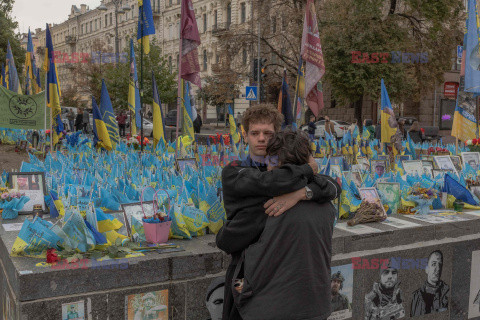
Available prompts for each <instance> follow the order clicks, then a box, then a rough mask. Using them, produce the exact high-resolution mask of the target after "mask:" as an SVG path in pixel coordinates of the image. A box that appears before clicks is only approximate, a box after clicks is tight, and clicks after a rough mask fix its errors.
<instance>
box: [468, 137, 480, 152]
mask: <svg viewBox="0 0 480 320" xmlns="http://www.w3.org/2000/svg"><path fill="white" fill-rule="evenodd" d="M465 145H466V146H467V147H468V149H469V150H470V152H480V139H471V140H467V141H465Z"/></svg>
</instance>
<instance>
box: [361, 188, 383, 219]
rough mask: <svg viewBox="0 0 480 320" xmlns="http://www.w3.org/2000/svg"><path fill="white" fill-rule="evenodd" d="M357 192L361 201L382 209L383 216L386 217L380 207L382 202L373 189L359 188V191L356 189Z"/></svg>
mask: <svg viewBox="0 0 480 320" xmlns="http://www.w3.org/2000/svg"><path fill="white" fill-rule="evenodd" d="M358 192H359V193H360V198H361V199H362V200H363V201H366V202H370V203H376V204H378V205H379V206H380V207H381V208H382V211H383V214H384V215H387V213H386V212H385V208H384V207H383V205H382V201H381V200H380V196H379V194H378V192H377V189H375V188H360V189H358Z"/></svg>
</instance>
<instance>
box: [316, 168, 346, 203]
mask: <svg viewBox="0 0 480 320" xmlns="http://www.w3.org/2000/svg"><path fill="white" fill-rule="evenodd" d="M308 187H309V188H310V189H311V190H312V192H313V198H312V201H316V202H318V203H325V202H328V201H333V200H335V199H336V198H338V197H340V194H341V193H342V188H341V187H340V185H339V184H338V183H337V181H336V180H335V179H333V178H332V177H330V176H326V175H323V174H316V175H315V176H314V178H313V180H312V182H310V183H309V184H308Z"/></svg>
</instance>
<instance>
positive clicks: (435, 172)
mask: <svg viewBox="0 0 480 320" xmlns="http://www.w3.org/2000/svg"><path fill="white" fill-rule="evenodd" d="M446 172H447V171H445V170H439V169H433V170H432V175H433V177H434V178H435V177H436V176H443V175H444V174H445V173H446Z"/></svg>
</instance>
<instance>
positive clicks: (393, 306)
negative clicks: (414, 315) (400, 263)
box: [365, 260, 405, 320]
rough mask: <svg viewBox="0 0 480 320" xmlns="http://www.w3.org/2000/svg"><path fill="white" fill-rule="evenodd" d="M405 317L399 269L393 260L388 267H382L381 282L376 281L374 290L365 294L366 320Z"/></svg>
mask: <svg viewBox="0 0 480 320" xmlns="http://www.w3.org/2000/svg"><path fill="white" fill-rule="evenodd" d="M403 317H405V308H404V307H403V298H402V291H401V290H400V281H399V280H398V270H397V269H395V268H393V267H392V264H391V260H390V261H389V263H388V265H387V268H386V269H380V282H374V283H373V288H372V291H370V292H369V293H367V294H366V295H365V320H394V319H401V318H403Z"/></svg>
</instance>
